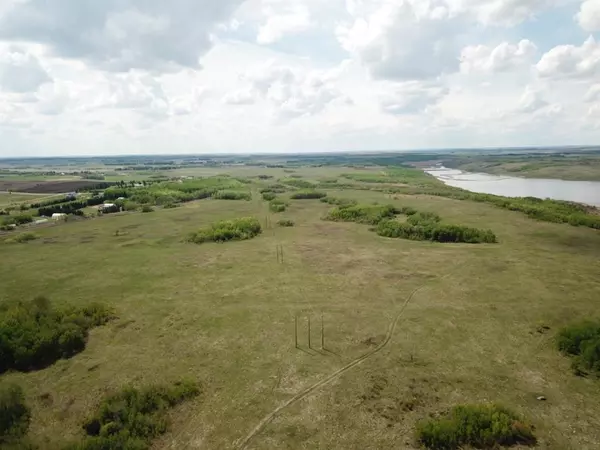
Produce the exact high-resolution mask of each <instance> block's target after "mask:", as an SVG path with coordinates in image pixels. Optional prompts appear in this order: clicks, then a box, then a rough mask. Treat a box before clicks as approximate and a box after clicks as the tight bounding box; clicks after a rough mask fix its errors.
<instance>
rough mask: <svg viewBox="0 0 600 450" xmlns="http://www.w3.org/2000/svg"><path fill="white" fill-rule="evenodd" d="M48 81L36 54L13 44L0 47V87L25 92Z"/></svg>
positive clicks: (48, 77) (46, 73)
mask: <svg viewBox="0 0 600 450" xmlns="http://www.w3.org/2000/svg"><path fill="white" fill-rule="evenodd" d="M50 81H52V79H51V78H50V76H49V75H48V72H47V71H46V69H44V68H43V67H42V65H41V64H40V60H39V59H38V58H37V56H35V55H33V54H31V53H29V52H27V51H26V50H24V49H21V48H18V47H14V46H13V47H10V46H9V47H7V48H4V49H0V88H3V89H4V90H6V91H10V92H19V93H26V92H33V91H36V90H37V89H38V88H39V87H40V86H41V85H42V84H44V83H47V82H50Z"/></svg>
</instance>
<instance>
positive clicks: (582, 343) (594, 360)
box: [557, 321, 600, 376]
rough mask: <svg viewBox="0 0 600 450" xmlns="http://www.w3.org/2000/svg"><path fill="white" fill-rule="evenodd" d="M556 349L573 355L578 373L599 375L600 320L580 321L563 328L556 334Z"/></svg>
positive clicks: (574, 366) (574, 365)
mask: <svg viewBox="0 0 600 450" xmlns="http://www.w3.org/2000/svg"><path fill="white" fill-rule="evenodd" d="M557 342H558V349H559V350H560V351H561V352H563V353H564V354H566V355H569V356H572V357H573V369H574V370H575V372H576V373H578V374H586V373H592V374H594V375H596V376H600V322H589V321H586V322H582V323H579V324H574V325H571V326H569V327H566V328H563V329H562V330H561V331H560V332H559V334H558V341H557Z"/></svg>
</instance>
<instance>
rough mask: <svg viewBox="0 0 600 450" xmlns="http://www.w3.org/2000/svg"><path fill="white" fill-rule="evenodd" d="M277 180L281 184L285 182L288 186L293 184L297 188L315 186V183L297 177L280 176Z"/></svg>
mask: <svg viewBox="0 0 600 450" xmlns="http://www.w3.org/2000/svg"><path fill="white" fill-rule="evenodd" d="M279 181H280V182H281V183H283V184H287V185H288V186H293V187H295V188H299V189H312V188H314V187H315V185H314V184H313V183H311V182H310V181H306V180H299V179H297V178H282V179H281V180H279Z"/></svg>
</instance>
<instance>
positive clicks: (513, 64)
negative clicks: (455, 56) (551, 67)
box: [460, 39, 537, 74]
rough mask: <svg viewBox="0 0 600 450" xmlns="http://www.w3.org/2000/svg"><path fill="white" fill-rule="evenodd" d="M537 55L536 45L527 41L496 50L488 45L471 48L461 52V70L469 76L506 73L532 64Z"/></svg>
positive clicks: (500, 46) (503, 45)
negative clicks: (470, 74)
mask: <svg viewBox="0 0 600 450" xmlns="http://www.w3.org/2000/svg"><path fill="white" fill-rule="evenodd" d="M536 53H537V47H536V45H535V44H534V43H533V42H531V41H529V40H527V39H523V40H521V41H520V42H519V43H518V44H516V45H514V44H509V43H508V42H503V43H501V44H499V45H498V46H496V47H494V48H492V47H488V46H486V45H475V46H469V47H465V48H464V49H463V50H462V52H461V57H460V61H461V62H460V70H461V72H462V73H467V74H468V73H472V72H483V73H497V72H506V71H509V70H513V69H515V68H518V67H519V66H525V65H527V64H529V63H531V61H532V60H533V57H534V56H535V54H536Z"/></svg>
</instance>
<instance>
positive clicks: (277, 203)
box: [269, 198, 288, 213]
mask: <svg viewBox="0 0 600 450" xmlns="http://www.w3.org/2000/svg"><path fill="white" fill-rule="evenodd" d="M287 207H288V204H287V203H286V202H284V201H283V200H281V199H279V198H275V199H273V200H271V202H270V203H269V210H270V211H271V212H273V213H281V212H284V211H285V210H286V209H287Z"/></svg>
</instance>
